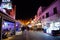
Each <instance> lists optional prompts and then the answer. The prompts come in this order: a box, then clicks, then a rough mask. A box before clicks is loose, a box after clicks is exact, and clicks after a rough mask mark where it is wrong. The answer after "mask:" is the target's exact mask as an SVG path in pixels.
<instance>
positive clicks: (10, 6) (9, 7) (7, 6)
mask: <svg viewBox="0 0 60 40" xmlns="http://www.w3.org/2000/svg"><path fill="white" fill-rule="evenodd" d="M1 8H7V9H12V4H11V3H2V4H1Z"/></svg>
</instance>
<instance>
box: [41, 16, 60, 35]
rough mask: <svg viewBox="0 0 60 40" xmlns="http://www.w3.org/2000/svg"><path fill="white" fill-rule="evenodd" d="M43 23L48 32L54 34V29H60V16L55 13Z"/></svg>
mask: <svg viewBox="0 0 60 40" xmlns="http://www.w3.org/2000/svg"><path fill="white" fill-rule="evenodd" d="M42 25H43V28H44V29H45V32H46V33H48V34H53V31H56V32H57V31H59V30H60V18H58V17H57V16H56V15H54V16H52V17H50V18H48V19H45V20H44V21H42ZM57 33H58V32H57Z"/></svg>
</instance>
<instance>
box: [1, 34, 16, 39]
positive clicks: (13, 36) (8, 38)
mask: <svg viewBox="0 0 60 40" xmlns="http://www.w3.org/2000/svg"><path fill="white" fill-rule="evenodd" d="M14 36H15V35H13V36H11V37H8V38H6V39H2V40H10V39H12V38H14Z"/></svg>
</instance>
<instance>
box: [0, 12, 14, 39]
mask: <svg viewBox="0 0 60 40" xmlns="http://www.w3.org/2000/svg"><path fill="white" fill-rule="evenodd" d="M0 16H1V18H0V28H1V29H0V34H1V35H0V36H1V39H3V38H7V37H9V36H12V35H15V20H14V19H13V18H11V17H10V16H9V15H6V14H5V13H3V12H1V11H0Z"/></svg>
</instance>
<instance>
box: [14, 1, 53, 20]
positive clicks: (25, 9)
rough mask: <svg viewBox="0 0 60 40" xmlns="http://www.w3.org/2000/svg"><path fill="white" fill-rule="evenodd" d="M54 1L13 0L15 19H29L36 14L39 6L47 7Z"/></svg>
mask: <svg viewBox="0 0 60 40" xmlns="http://www.w3.org/2000/svg"><path fill="white" fill-rule="evenodd" d="M53 1H54V0H13V4H16V19H24V20H26V19H30V18H32V17H34V15H36V14H37V10H38V8H39V6H46V7H47V6H48V5H49V4H51V3H52V2H53Z"/></svg>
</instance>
